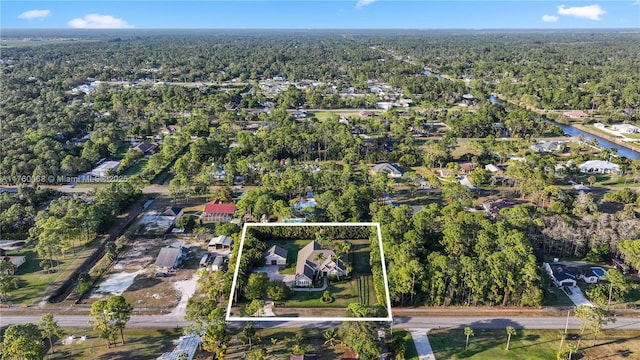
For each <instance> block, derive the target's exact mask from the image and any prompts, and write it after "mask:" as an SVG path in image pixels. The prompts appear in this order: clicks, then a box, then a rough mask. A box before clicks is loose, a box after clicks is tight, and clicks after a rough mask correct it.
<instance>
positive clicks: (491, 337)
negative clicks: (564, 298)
mask: <svg viewBox="0 0 640 360" xmlns="http://www.w3.org/2000/svg"><path fill="white" fill-rule="evenodd" d="M470 325H471V326H470V327H471V328H473V325H472V324H470ZM562 332H563V330H520V329H519V330H517V334H516V335H514V336H512V337H511V345H510V347H509V351H506V350H505V347H506V345H507V332H506V331H505V330H480V329H474V333H475V334H474V336H472V337H470V338H469V350H467V351H464V346H465V336H464V331H463V329H449V330H431V331H429V342H431V346H432V348H433V351H434V353H435V356H436V359H474V360H485V359H486V360H494V359H540V360H547V359H555V358H556V353H557V351H558V349H559V347H560V336H561V335H562ZM577 333H578V332H577V331H570V332H569V337H568V341H565V345H563V346H564V347H566V344H567V342H568V343H571V344H576V343H577V337H576V334H577ZM592 342H593V333H591V332H589V331H586V332H585V335H584V339H583V340H582V342H581V345H580V352H582V354H583V356H582V357H580V359H582V360H588V359H591V360H595V359H607V360H613V359H638V358H640V331H616V330H605V331H603V332H601V333H600V334H598V339H597V340H596V345H595V346H591V345H592ZM575 358H578V357H577V356H576V357H575Z"/></svg>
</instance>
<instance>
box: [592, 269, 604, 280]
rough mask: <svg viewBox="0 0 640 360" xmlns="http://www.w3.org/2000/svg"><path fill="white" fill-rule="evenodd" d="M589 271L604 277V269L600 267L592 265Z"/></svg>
mask: <svg viewBox="0 0 640 360" xmlns="http://www.w3.org/2000/svg"><path fill="white" fill-rule="evenodd" d="M591 271H593V273H594V274H596V276H598V277H599V278H601V277H604V274H605V271H604V269H603V268H601V267H592V268H591Z"/></svg>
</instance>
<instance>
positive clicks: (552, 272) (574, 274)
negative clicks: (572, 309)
mask: <svg viewBox="0 0 640 360" xmlns="http://www.w3.org/2000/svg"><path fill="white" fill-rule="evenodd" d="M542 269H543V270H544V271H546V272H547V274H548V275H549V277H550V278H551V281H553V283H554V284H555V285H556V286H557V287H562V286H576V283H577V279H578V276H579V274H580V272H579V270H578V269H577V268H575V267H573V266H567V265H564V264H559V263H552V264H549V263H543V264H542Z"/></svg>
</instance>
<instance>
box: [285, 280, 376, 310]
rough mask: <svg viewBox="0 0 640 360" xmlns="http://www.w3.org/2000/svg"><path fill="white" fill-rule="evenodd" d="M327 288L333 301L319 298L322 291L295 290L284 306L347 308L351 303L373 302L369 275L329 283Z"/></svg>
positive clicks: (372, 290)
mask: <svg viewBox="0 0 640 360" xmlns="http://www.w3.org/2000/svg"><path fill="white" fill-rule="evenodd" d="M327 290H329V292H330V293H331V296H332V297H333V299H334V300H333V301H332V302H330V303H324V302H322V300H320V298H321V297H322V293H323V291H296V292H294V293H293V295H292V296H291V297H290V298H289V299H288V300H287V301H285V302H284V305H285V306H286V307H325V308H326V307H332V308H345V309H346V308H347V305H349V304H351V303H358V302H362V301H367V302H368V303H369V304H370V305H373V304H375V301H376V297H375V288H374V287H373V278H372V277H371V276H364V277H359V278H356V279H352V280H351V281H347V282H339V283H332V284H329V286H328V287H327Z"/></svg>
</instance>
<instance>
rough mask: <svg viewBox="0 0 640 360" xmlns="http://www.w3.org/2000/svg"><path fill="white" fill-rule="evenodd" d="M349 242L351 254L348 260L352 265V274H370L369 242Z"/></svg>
mask: <svg viewBox="0 0 640 360" xmlns="http://www.w3.org/2000/svg"><path fill="white" fill-rule="evenodd" d="M349 241H350V242H351V244H353V245H352V247H351V254H350V255H349V260H350V261H351V262H352V264H353V272H355V273H356V274H371V262H370V260H369V254H370V253H371V242H370V241H369V240H349Z"/></svg>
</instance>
